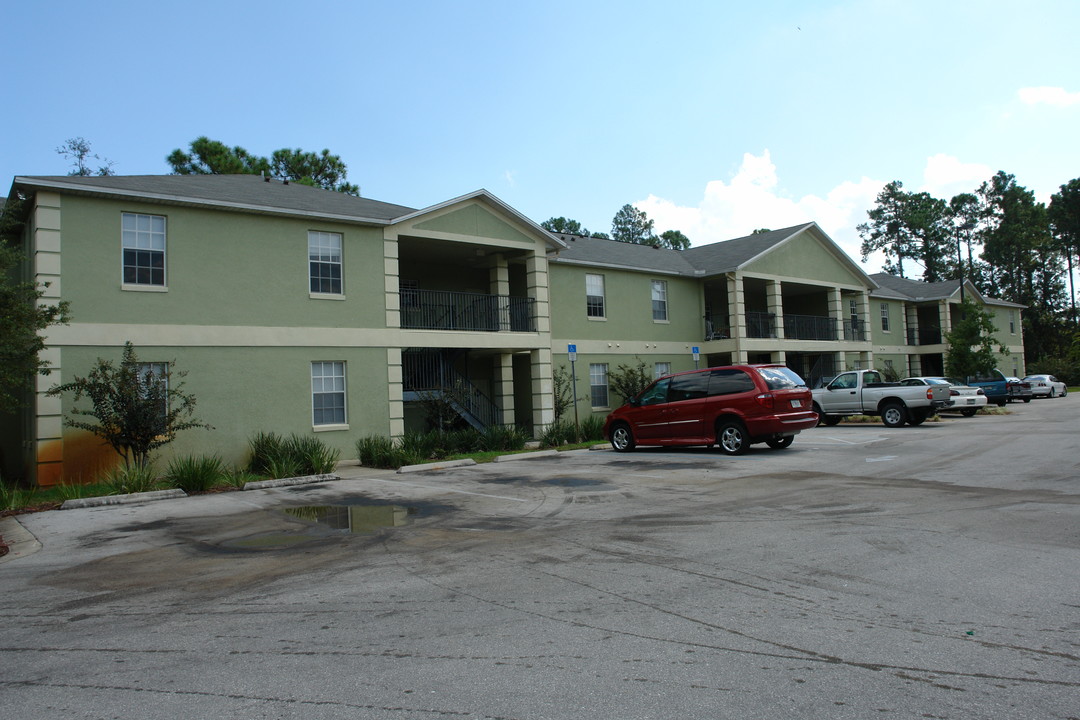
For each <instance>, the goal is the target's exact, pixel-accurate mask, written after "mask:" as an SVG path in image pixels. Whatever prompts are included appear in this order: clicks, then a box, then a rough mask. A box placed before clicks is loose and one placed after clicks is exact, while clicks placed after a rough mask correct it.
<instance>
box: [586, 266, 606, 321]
mask: <svg viewBox="0 0 1080 720" xmlns="http://www.w3.org/2000/svg"><path fill="white" fill-rule="evenodd" d="M585 314H586V315H587V316H588V317H595V318H602V317H606V316H605V310H604V276H603V275H586V276H585Z"/></svg>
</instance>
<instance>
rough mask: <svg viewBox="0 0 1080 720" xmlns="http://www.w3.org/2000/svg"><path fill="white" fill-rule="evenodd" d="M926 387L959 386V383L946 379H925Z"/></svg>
mask: <svg viewBox="0 0 1080 720" xmlns="http://www.w3.org/2000/svg"><path fill="white" fill-rule="evenodd" d="M926 384H927V385H959V384H960V383H958V382H956V381H955V380H949V379H948V378H926Z"/></svg>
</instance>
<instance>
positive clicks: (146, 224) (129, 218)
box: [120, 212, 169, 292]
mask: <svg viewBox="0 0 1080 720" xmlns="http://www.w3.org/2000/svg"><path fill="white" fill-rule="evenodd" d="M129 253H133V255H129ZM156 257H160V258H161V267H160V272H161V282H154V279H153V275H154V274H155V272H156V271H157V270H158V268H155V267H154V259H155V258H156ZM129 258H131V259H132V260H133V261H134V262H133V263H132V264H131V265H129V264H128V259H129ZM147 261H148V262H149V264H146V263H147ZM129 267H130V268H131V269H132V274H131V275H129V274H128V268H129ZM140 269H142V270H144V271H146V270H148V271H149V272H150V278H149V281H140V279H139V275H140V272H139V271H140ZM120 287H121V288H122V289H123V290H137V291H143V292H165V291H167V290H168V289H169V268H168V222H167V218H166V217H165V216H164V215H151V214H148V213H133V212H122V213H120Z"/></svg>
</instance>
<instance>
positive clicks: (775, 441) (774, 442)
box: [765, 435, 795, 450]
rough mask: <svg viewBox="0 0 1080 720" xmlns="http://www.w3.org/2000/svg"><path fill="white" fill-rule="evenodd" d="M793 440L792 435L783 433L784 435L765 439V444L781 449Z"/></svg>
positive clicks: (774, 448)
mask: <svg viewBox="0 0 1080 720" xmlns="http://www.w3.org/2000/svg"><path fill="white" fill-rule="evenodd" d="M793 442H795V436H794V435H785V436H784V437H778V438H770V439H768V440H766V441H765V444H766V445H768V446H769V447H771V448H772V449H773V450H783V449H784V448H786V447H788V446H790V445H791V443H793Z"/></svg>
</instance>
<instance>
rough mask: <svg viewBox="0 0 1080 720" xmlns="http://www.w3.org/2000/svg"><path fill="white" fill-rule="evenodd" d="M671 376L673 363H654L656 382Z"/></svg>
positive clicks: (654, 378)
mask: <svg viewBox="0 0 1080 720" xmlns="http://www.w3.org/2000/svg"><path fill="white" fill-rule="evenodd" d="M670 374H671V363H670V362H657V363H653V380H656V379H657V378H662V377H664V376H665V375H670Z"/></svg>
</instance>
